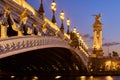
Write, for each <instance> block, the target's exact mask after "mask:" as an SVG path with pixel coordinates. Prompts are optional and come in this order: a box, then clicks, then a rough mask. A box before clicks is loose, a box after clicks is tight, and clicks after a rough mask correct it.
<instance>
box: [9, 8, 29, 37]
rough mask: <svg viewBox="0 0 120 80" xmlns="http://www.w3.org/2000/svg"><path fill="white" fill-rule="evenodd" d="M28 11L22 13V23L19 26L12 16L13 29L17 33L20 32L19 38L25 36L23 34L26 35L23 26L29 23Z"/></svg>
mask: <svg viewBox="0 0 120 80" xmlns="http://www.w3.org/2000/svg"><path fill="white" fill-rule="evenodd" d="M26 12H27V9H25V10H24V11H23V12H22V13H21V15H20V17H19V18H20V22H19V23H18V24H17V23H16V22H15V21H14V19H13V17H12V16H11V15H10V19H11V21H12V23H13V24H12V29H13V30H15V31H17V32H18V36H22V35H23V33H24V31H23V27H22V26H23V25H25V24H26V21H27V19H28V18H27V13H26Z"/></svg>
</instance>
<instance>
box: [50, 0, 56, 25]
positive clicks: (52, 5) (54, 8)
mask: <svg viewBox="0 0 120 80" xmlns="http://www.w3.org/2000/svg"><path fill="white" fill-rule="evenodd" d="M51 10H52V12H53V16H52V22H53V23H54V24H55V23H56V19H55V12H56V3H55V1H54V0H53V1H52V3H51Z"/></svg>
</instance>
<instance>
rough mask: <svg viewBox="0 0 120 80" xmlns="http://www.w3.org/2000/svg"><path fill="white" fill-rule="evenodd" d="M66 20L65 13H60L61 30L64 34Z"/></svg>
mask: <svg viewBox="0 0 120 80" xmlns="http://www.w3.org/2000/svg"><path fill="white" fill-rule="evenodd" d="M64 18H65V14H64V12H63V11H62V12H61V13H60V19H61V27H60V30H61V32H62V33H64V25H63V21H64Z"/></svg>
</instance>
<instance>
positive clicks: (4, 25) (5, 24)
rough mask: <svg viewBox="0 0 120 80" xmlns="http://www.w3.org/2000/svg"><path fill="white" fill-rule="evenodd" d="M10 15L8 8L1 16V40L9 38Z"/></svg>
mask: <svg viewBox="0 0 120 80" xmlns="http://www.w3.org/2000/svg"><path fill="white" fill-rule="evenodd" d="M9 14H10V11H9V9H8V8H4V13H3V14H1V17H0V28H1V30H0V35H1V38H6V37H8V36H7V28H8V27H9V25H8V21H7V20H8V15H9Z"/></svg>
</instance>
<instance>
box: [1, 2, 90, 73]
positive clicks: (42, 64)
mask: <svg viewBox="0 0 120 80" xmlns="http://www.w3.org/2000/svg"><path fill="white" fill-rule="evenodd" d="M19 1H22V2H23V4H20V2H19ZM0 11H1V13H0V26H1V28H0V37H1V38H0V74H2V75H4V74H7V75H18V73H19V74H20V75H23V74H25V75H28V74H29V75H40V74H41V75H44V74H45V75H51V74H53V75H65V74H69V75H80V74H85V72H88V62H89V54H88V47H87V45H86V43H85V41H84V40H83V38H82V37H81V35H79V34H77V33H76V30H73V31H71V32H70V34H67V33H65V32H64V33H62V32H61V30H60V29H59V27H58V26H57V25H55V24H54V23H52V22H51V21H50V20H49V19H47V18H46V17H45V15H44V13H43V12H39V11H36V10H35V9H34V8H32V6H30V5H29V4H28V3H27V2H26V1H25V0H0ZM5 16H6V17H5Z"/></svg>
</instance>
